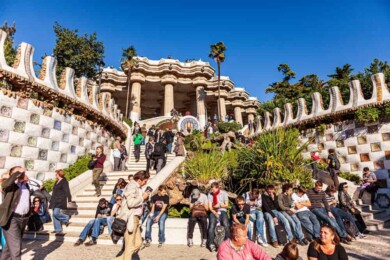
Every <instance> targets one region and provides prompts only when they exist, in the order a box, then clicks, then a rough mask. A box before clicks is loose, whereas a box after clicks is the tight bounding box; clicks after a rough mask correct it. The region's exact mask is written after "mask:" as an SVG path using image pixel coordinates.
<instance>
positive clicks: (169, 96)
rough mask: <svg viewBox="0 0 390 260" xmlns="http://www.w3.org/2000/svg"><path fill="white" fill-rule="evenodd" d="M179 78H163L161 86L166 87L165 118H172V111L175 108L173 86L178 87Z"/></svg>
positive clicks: (171, 76)
mask: <svg viewBox="0 0 390 260" xmlns="http://www.w3.org/2000/svg"><path fill="white" fill-rule="evenodd" d="M176 83H177V78H176V77H175V76H174V75H171V74H168V75H164V76H163V77H162V78H161V84H163V86H164V116H170V115H171V110H172V109H173V108H175V103H174V95H173V86H174V85H176Z"/></svg>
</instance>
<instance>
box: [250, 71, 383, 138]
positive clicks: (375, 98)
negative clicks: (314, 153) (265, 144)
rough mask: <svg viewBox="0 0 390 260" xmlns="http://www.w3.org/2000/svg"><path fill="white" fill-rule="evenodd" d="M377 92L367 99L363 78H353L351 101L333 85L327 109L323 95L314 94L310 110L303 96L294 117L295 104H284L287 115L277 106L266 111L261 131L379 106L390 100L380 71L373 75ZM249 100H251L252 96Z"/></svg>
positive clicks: (260, 126)
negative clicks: (360, 80)
mask: <svg viewBox="0 0 390 260" xmlns="http://www.w3.org/2000/svg"><path fill="white" fill-rule="evenodd" d="M371 80H372V84H373V91H372V95H371V98H369V99H365V98H364V97H363V94H362V90H361V85H360V82H359V80H353V81H351V82H350V83H349V90H350V98H349V101H348V103H347V104H344V102H343V100H342V98H341V93H340V90H339V88H338V87H331V88H330V90H329V92H330V102H329V106H328V108H327V109H324V104H323V102H322V96H321V94H320V93H318V92H315V93H313V94H312V96H311V99H312V108H311V111H310V113H308V111H307V107H306V100H305V99H303V98H300V99H299V100H298V101H297V104H298V111H297V113H296V115H295V116H294V113H293V109H292V105H291V104H290V103H287V104H285V105H284V108H283V109H284V113H283V114H284V117H283V118H282V115H281V108H275V109H274V111H273V115H271V114H270V113H269V112H265V113H264V115H263V120H262V121H263V124H264V125H263V126H262V125H261V124H258V131H257V133H261V132H262V131H269V130H275V129H277V128H279V127H288V126H294V125H295V126H296V125H305V124H307V123H315V122H318V121H320V120H321V119H323V118H325V117H332V116H334V115H336V114H344V113H349V112H351V111H355V110H357V109H359V108H361V107H366V106H375V105H378V104H383V103H387V102H390V92H389V90H388V88H387V84H386V83H385V78H384V75H383V73H377V74H374V75H372V76H371ZM245 102H249V103H250V102H251V100H250V98H249V99H248V100H247V101H245Z"/></svg>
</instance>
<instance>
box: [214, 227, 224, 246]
mask: <svg viewBox="0 0 390 260" xmlns="http://www.w3.org/2000/svg"><path fill="white" fill-rule="evenodd" d="M214 234H215V236H214V244H215V246H216V247H217V248H218V247H219V246H220V245H221V244H222V242H223V241H224V240H225V228H224V227H223V226H221V225H217V226H216V227H215V229H214Z"/></svg>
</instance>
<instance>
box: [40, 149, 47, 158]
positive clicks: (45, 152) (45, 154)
mask: <svg viewBox="0 0 390 260" xmlns="http://www.w3.org/2000/svg"><path fill="white" fill-rule="evenodd" d="M38 159H39V160H47V150H46V149H39V153H38Z"/></svg>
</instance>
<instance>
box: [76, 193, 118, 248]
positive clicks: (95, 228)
mask: <svg viewBox="0 0 390 260" xmlns="http://www.w3.org/2000/svg"><path fill="white" fill-rule="evenodd" d="M111 209H112V204H111V203H109V202H108V201H107V200H106V199H105V198H101V199H100V200H99V204H98V206H97V209H96V214H95V219H92V220H90V221H89V222H88V224H87V225H86V226H85V227H84V229H83V231H82V232H81V234H80V237H79V239H78V240H77V242H76V243H75V244H74V246H79V245H81V244H83V243H84V241H85V240H86V239H87V236H88V234H90V233H91V240H90V241H89V242H88V243H86V244H85V245H86V246H93V245H96V244H97V241H96V240H97V238H98V236H99V235H100V226H101V225H103V226H107V218H108V217H109V216H110V215H111ZM91 231H92V232H91Z"/></svg>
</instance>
